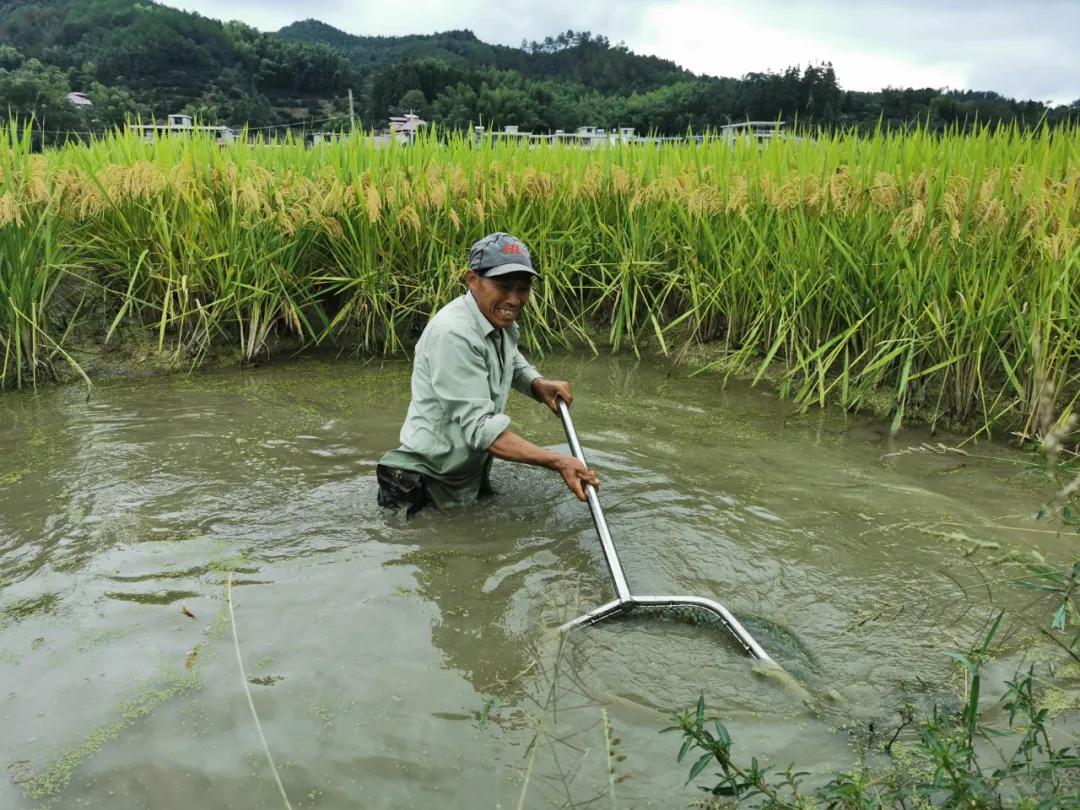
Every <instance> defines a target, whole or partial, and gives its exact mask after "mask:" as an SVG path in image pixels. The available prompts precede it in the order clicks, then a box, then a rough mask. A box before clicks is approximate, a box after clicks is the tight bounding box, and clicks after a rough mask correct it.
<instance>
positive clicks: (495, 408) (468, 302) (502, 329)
mask: <svg viewBox="0 0 1080 810" xmlns="http://www.w3.org/2000/svg"><path fill="white" fill-rule="evenodd" d="M539 277H540V274H539V273H538V272H536V270H534V269H533V266H532V259H531V257H530V256H529V251H528V249H527V248H526V247H525V245H523V244H522V243H521V241H520V240H518V239H516V238H514V237H513V236H511V235H510V234H507V233H493V234H489V235H488V236H485V237H484V238H483V239H481V240H480V241H479V242H477V243H476V244H474V245H473V246H472V249H471V250H470V251H469V272H468V273H467V274H466V276H465V281H466V283H467V284H468V286H469V289H468V291H467V292H466V293H465V294H464V295H462V296H460V297H458V298H455V299H454V300H453V301H451V302H450V303H449V304H447V305H446V306H445V307H443V308H442V309H440V310H439V311H438V312H437V313H436V314H435V317H433V318H432V319H431V320H430V321H429V322H428V325H427V326H426V327H425V328H424V332H423V334H422V335H421V336H420V341H419V342H418V343H417V344H416V356H415V358H414V359H413V372H412V401H411V402H410V403H409V411H408V413H407V414H406V416H405V424H404V425H403V426H402V428H401V447H399V448H398V449H397V450H391V451H390V452H389V453H387V454H386V455H384V456H383V457H382V459H381V460H380V462H379V466H378V468H377V470H376V474H377V476H378V481H379V505H380V506H385V507H387V508H391V509H397V508H402V507H405V508H406V510H407V514H408V515H413V514H415V513H416V512H418V511H420V510H421V509H423V508H424V507H425V506H427V505H429V504H434V505H436V506H439V507H443V506H450V505H452V504H457V503H468V502H470V501H475V500H476V499H477V498H478V497H479V496H480V495H484V494H491V493H492V489H491V484H490V482H489V480H488V476H489V473H490V471H491V464H492V461H493V459H495V458H501V459H505V460H506V461H516V462H519V463H521V464H533V465H535V466H538V467H547V468H548V469H551V470H555V471H556V472H558V473H559V474H560V475H561V476H562V477H563V481H565V482H566V485H567V486H568V487H569V488H570V490H571V491H572V492H573V493H574V494H575V495H576V496H577V497H578V498H579V499H580V500H585V484H586V483H590V484H593V485H594V486H599V481H598V480H597V477H596V473H594V472H593V471H592V470H590V469H588V468H587V467H586V466H585V465H584V464H582V463H581V462H580V461H578V460H577V459H576V458H574V457H573V456H567V455H563V454H561V453H555V452H552V451H551V450H545V449H544V448H542V447H537V446H536V445H535V444H533V443H532V442H529V441H526V440H525V439H523V438H521V437H520V436H518V435H517V434H515V433H513V432H511V431H510V429H509V427H510V417H508V416H507V415H506V414H505V411H506V402H507V399H508V398H509V396H510V387H511V386H513V387H514V388H516V389H517V390H518V391H520V392H521V393H523V394H526V395H529V396H531V397H533V398H534V399H536V400H538V401H540V402H543V403H544V404H546V405H547V406H548V407H549V408H551V410H553V411H555V412H556V413H557V412H558V407H557V404H556V401H557V400H558V399H559V398H562V399H564V400H565V401H566V403H567V404H568V405H569V404H570V403H571V402H573V396H572V395H571V393H570V384H569V383H566V382H563V381H561V380H548V379H545V378H544V377H541V376H540V372H538V371H537V370H536V369H535V368H533V367H532V366H531V365H530V364H529V362H528V361H527V360H526V359H525V358H524V357H523V356H522V354H521V352H520V351H518V337H519V335H520V331H521V329H520V327H519V326H518V325H517V323H516V321H517V318H518V315H520V314H521V310H522V309H523V308H524V307H525V304H526V303H528V300H529V293H530V291H531V289H532V282H533V280H534V279H536V278H539Z"/></svg>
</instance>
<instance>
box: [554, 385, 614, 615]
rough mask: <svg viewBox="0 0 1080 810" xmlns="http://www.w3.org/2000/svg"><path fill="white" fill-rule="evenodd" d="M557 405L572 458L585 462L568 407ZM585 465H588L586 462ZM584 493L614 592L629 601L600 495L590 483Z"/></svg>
mask: <svg viewBox="0 0 1080 810" xmlns="http://www.w3.org/2000/svg"><path fill="white" fill-rule="evenodd" d="M558 406H559V416H560V417H562V423H563V430H565V431H566V440H567V441H568V442H569V443H570V451H571V453H573V455H574V458H576V459H577V460H578V461H580V462H581V463H582V464H586V462H585V454H584V453H583V452H582V450H581V442H579V441H578V436H577V431H575V430H574V423H573V422H572V421H570V409H569V408H568V407H567V406H566V403H565V402H564V401H563V400H562V399H559V400H558ZM586 466H588V465H587V464H586ZM585 495H586V497H587V498H588V501H589V510H590V511H591V512H592V516H593V523H594V524H595V525H596V534H597V536H598V537H599V538H600V546H601V548H603V550H604V557H605V558H606V559H607V564H608V570H609V571H610V572H611V580H612V582H614V584H615V594H616V596H618V597H619V601H620V602H626V601H629V600H630V587H629V586H628V585H627V584H626V576H625V575H624V574H623V570H622V564H621V563H620V562H619V555H618V553H617V552H616V551H615V542H614V541H613V540H612V539H611V532H609V531H608V526H607V521H606V520H604V510H603V509H602V508H601V506H600V496H599V495H597V493H596V487H594V486H593V485H592V484H586V485H585Z"/></svg>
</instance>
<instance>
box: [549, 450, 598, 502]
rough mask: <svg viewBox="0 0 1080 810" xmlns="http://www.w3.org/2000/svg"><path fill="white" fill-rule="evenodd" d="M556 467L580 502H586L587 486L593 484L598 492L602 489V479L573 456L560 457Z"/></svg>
mask: <svg viewBox="0 0 1080 810" xmlns="http://www.w3.org/2000/svg"><path fill="white" fill-rule="evenodd" d="M554 466H555V469H556V470H558V472H559V475H561V476H562V477H563V481H565V482H566V485H567V486H568V487H570V491H571V492H573V493H574V494H575V495H576V496H577V499H578V500H579V501H584V500H586V496H585V485H586V484H592V485H593V486H594V487H596V489H597V490H599V489H600V479H599V478H597V477H596V473H594V472H593V471H592V470H590V469H589V468H588V467H586V466H585V465H584V464H582V463H581V462H580V461H578V460H577V459H576V458H574V457H573V456H559V459H558V461H557V462H556V464H555V465H554Z"/></svg>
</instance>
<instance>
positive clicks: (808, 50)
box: [636, 0, 965, 90]
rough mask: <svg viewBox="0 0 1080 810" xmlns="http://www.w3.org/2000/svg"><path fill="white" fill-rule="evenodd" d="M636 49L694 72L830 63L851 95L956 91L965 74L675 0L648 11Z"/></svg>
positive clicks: (946, 64) (737, 72) (703, 2)
mask: <svg viewBox="0 0 1080 810" xmlns="http://www.w3.org/2000/svg"><path fill="white" fill-rule="evenodd" d="M636 44H637V45H638V47H639V48H640V49H641V50H642V51H647V52H649V53H654V54H656V55H657V56H662V57H664V58H665V59H671V60H672V61H674V62H677V63H678V64H680V65H682V66H683V67H685V68H688V69H689V70H692V71H694V72H695V73H708V74H711V75H719V76H741V75H743V74H745V73H748V72H761V71H766V70H775V71H780V70H783V69H784V68H786V67H788V66H790V65H797V64H801V65H806V64H809V63H810V62H823V61H830V62H832V64H833V67H834V68H835V69H836V73H837V78H838V79H839V81H840V83H841V84H842V85H843V86H844V87H845V88H848V89H853V90H879V89H881V88H882V87H886V86H889V85H902V86H912V87H943V86H946V85H951V86H957V85H959V84H961V83H962V82H963V79H964V75H965V70H964V66H963V65H962V64H961V63H958V62H956V61H953V60H949V61H945V60H942V61H940V62H937V63H934V64H918V63H916V62H915V61H913V60H911V59H906V58H904V56H903V54H902V53H899V52H897V50H896V49H894V48H868V47H863V48H857V47H852V46H851V45H849V44H847V43H844V42H842V41H840V39H839V38H837V37H833V36H829V35H821V34H814V33H811V32H806V33H802V29H800V27H798V26H780V25H776V24H775V23H773V22H772V21H770V20H765V19H759V18H755V16H753V15H751V14H748V13H745V12H743V11H739V10H736V9H735V8H732V7H728V6H725V5H721V4H718V3H714V2H707V0H682V2H678V3H673V4H671V5H668V6H663V7H657V8H652V9H649V11H648V12H647V14H646V19H645V20H644V22H643V24H642V26H641V27H640V29H639V34H638V36H637V37H636Z"/></svg>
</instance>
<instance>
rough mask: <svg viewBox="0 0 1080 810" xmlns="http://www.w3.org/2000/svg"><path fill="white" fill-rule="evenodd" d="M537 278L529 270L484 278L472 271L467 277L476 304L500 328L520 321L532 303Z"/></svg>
mask: <svg viewBox="0 0 1080 810" xmlns="http://www.w3.org/2000/svg"><path fill="white" fill-rule="evenodd" d="M533 278H534V276H532V275H531V274H529V273H507V274H506V275H505V276H496V277H495V278H484V277H483V276H478V275H477V274H476V273H474V272H473V271H472V270H470V271H469V272H468V275H466V276H465V280H466V282H467V283H468V285H469V289H470V290H472V294H473V298H475V299H476V305H477V306H478V307H480V311H481V312H482V313H484V317H485V318H487V319H488V321H490V322H491V325H492V326H494V327H495V328H496V329H505V328H506V327H508V326H510V325H511V324H513V323H514V321H516V320H517V318H518V315H520V314H521V310H522V309H523V308H524V306H525V304H527V303H528V302H529V293H530V292H531V291H532V280H533Z"/></svg>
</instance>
